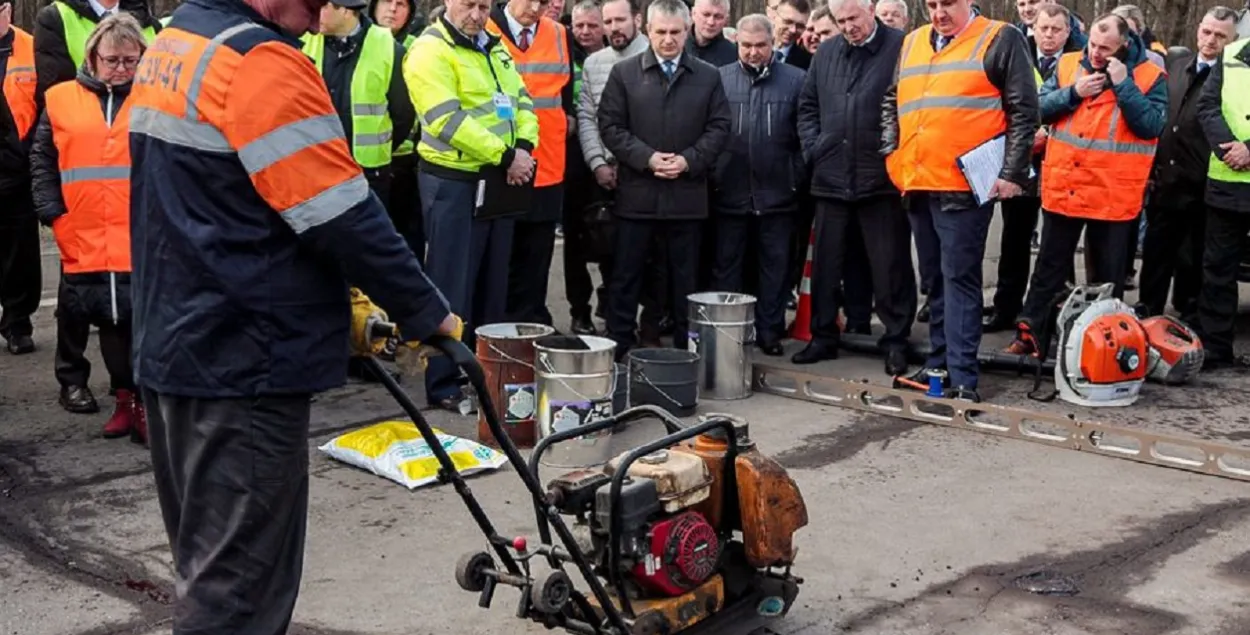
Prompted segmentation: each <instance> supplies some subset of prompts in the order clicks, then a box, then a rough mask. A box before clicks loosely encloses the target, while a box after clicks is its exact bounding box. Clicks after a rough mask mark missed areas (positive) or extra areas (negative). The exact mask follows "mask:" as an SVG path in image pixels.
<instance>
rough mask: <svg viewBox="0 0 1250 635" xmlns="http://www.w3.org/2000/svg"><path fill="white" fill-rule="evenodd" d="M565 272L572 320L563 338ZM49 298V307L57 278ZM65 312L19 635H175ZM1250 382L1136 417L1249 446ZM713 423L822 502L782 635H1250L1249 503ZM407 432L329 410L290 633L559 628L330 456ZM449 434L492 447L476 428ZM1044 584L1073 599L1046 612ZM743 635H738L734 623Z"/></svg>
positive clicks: (1153, 476) (513, 501) (439, 517)
mask: <svg viewBox="0 0 1250 635" xmlns="http://www.w3.org/2000/svg"><path fill="white" fill-rule="evenodd" d="M991 242H992V243H993V241H991ZM53 250H54V248H53ZM990 251H991V256H992V255H993V254H994V252H996V249H994V248H991V250H990ZM559 261H560V259H559V256H558V254H557V258H556V263H557V264H556V266H555V268H554V271H553V272H552V280H553V284H552V289H551V301H552V307H553V311H552V312H553V314H555V315H556V316H557V320H559V324H558V326H565V325H566V324H567V322H566V320H567V317H566V316H567V305H566V304H564V302H563V300H562V295H563V293H562V284H561V283H560V280H562V277H561V276H562V274H561V271H560V267H559ZM47 262H48V263H50V264H53V265H54V263H55V252H54V251H52V252H51V255H50V258H49V259H48V260H47ZM992 265H993V259H992V257H991V259H990V260H989V261H988V262H987V267H988V268H989V269H990V270H991V271H992ZM52 268H53V272H54V270H55V269H54V267H52ZM46 279H47V280H48V288H47V293H46V294H45V297H48V298H51V297H53V294H52V293H51V292H52V289H53V288H54V286H53V285H54V279H55V275H48V276H46ZM988 284H992V278H990V279H989V280H988V281H987V285H988ZM51 313H52V312H51V309H50V308H45V309H43V310H41V311H40V313H39V315H38V323H37V325H36V333H35V339H36V343H37V345H38V346H39V351H38V352H37V353H36V354H34V355H31V356H26V357H12V356H9V355H5V354H0V635H10V634H12V635H106V634H110V635H112V634H116V635H122V634H133V635H149V634H157V633H168V632H169V631H170V626H169V620H170V615H171V606H170V598H171V595H172V593H173V589H172V583H171V579H172V577H171V572H170V564H169V550H168V546H167V544H166V541H165V536H164V533H163V528H162V525H161V521H160V515H159V511H158V508H157V503H156V498H155V493H154V490H153V482H152V473H151V470H150V468H149V459H148V457H147V455H146V452H145V451H144V450H142V449H141V448H139V447H137V446H134V445H132V444H130V443H129V442H128V441H126V440H116V441H106V440H104V439H101V438H99V436H98V432H99V428H100V426H101V424H102V423H103V420H104V418H105V417H107V412H105V413H101V414H100V415H86V416H84V415H71V414H67V413H66V412H64V411H63V410H61V409H60V408H59V407H58V406H57V405H56V402H55V401H56V385H55V381H54V379H53V377H52V346H53V339H54V329H53V325H52V317H51ZM923 333H924V331H923V330H922V329H918V330H917V338H918V340H917V341H922V340H923ZM990 339H991V340H992V342H991V343H997V344H1001V343H1003V342H1001V341H999V340H995V339H993V338H990ZM94 347H95V345H94V344H92V349H94ZM796 347H797V345H796V344H791V351H793V350H795V349H796ZM91 355H92V357H93V360H95V370H94V374H93V377H92V388H93V389H94V390H95V391H96V393H97V395H98V396H99V397H100V399H101V405H102V407H103V408H105V409H106V411H107V409H108V408H111V402H110V401H109V399H108V397H107V396H106V388H107V384H106V377H105V376H104V373H103V365H102V364H100V363H99V358H98V355H97V353H96V351H95V350H92V351H91ZM817 370H818V372H822V373H827V374H830V375H838V376H843V377H865V378H868V379H870V380H871V381H883V380H884V377H883V376H882V375H881V370H880V361H879V360H868V359H862V358H861V359H856V358H853V357H845V358H844V359H840V360H838V361H835V362H826V363H824V364H822V365H820V366H819V367H818V369H817ZM1027 383H1031V382H1027ZM406 384H407V385H408V386H410V387H416V386H419V383H418V380H415V379H409V380H406ZM1025 384H1026V380H1025V379H1019V378H1015V377H1013V376H1010V375H1000V376H996V377H994V378H993V379H989V380H987V381H986V390H985V392H986V393H987V397H988V398H990V399H992V400H994V401H995V402H997V403H1008V404H1014V405H1020V406H1025V407H1028V406H1029V403H1028V402H1027V400H1025V399H1024V398H1023V392H1024V389H1025V388H1027V385H1025ZM1244 386H1245V382H1244V380H1243V379H1242V378H1240V377H1237V376H1235V375H1211V376H1207V377H1203V378H1201V380H1200V382H1199V384H1198V385H1197V386H1194V387H1190V388H1188V389H1176V390H1175V391H1171V392H1168V390H1171V389H1159V388H1154V389H1152V395H1153V396H1152V397H1150V398H1149V399H1143V403H1142V404H1140V405H1137V406H1134V407H1132V408H1129V409H1124V410H1121V411H1120V412H1118V413H1115V414H1116V416H1117V417H1119V420H1121V421H1125V422H1135V423H1138V424H1141V425H1143V426H1149V427H1151V429H1157V430H1160V431H1168V432H1171V433H1175V434H1187V435H1190V436H1201V437H1206V438H1211V439H1216V440H1219V441H1221V442H1227V443H1245V442H1247V441H1250V417H1247V415H1250V409H1248V408H1247V405H1246V404H1250V393H1248V392H1247V391H1246V390H1245V388H1244ZM413 394H414V396H416V397H418V398H420V397H421V396H422V395H421V391H420V390H419V389H416V390H414V391H413ZM1056 407H1059V408H1062V406H1056ZM700 411H701V412H730V413H734V414H737V415H739V416H742V417H745V418H746V419H747V420H748V421H749V422H750V423H751V432H752V436H753V437H754V438H755V439H756V441H757V444H758V446H759V447H760V449H761V450H762V451H764V452H767V453H770V454H772V455H774V456H776V457H778V458H779V459H780V460H781V461H782V463H783V464H785V465H786V466H787V467H788V468H789V469H790V470H791V473H792V475H793V476H794V477H795V478H796V480H797V481H798V484H799V486H800V487H801V489H802V491H803V494H804V496H805V498H806V502H807V506H808V509H809V514H810V524H809V525H808V526H807V527H806V528H804V529H803V530H801V531H800V533H799V535H798V544H799V558H798V564H797V566H796V573H797V574H798V575H801V576H803V577H804V578H805V579H806V583H805V584H804V586H803V588H802V591H801V593H800V596H799V599H798V602H797V604H796V606H795V608H794V610H793V611H792V612H791V614H790V615H789V616H788V617H787V618H786V619H784V620H782V621H778V622H774V623H772V624H771V628H772V629H774V630H775V631H776V632H777V633H782V634H785V635H799V634H803V635H828V634H832V633H840V632H853V633H899V634H907V635H925V634H949V635H1004V634H1010V635H1076V634H1085V633H1089V634H1119V633H1125V634H1129V633H1131V634H1133V635H1162V634H1164V633H1177V634H1181V633H1184V634H1190V633H1192V634H1195V635H1199V634H1201V635H1243V634H1245V633H1247V632H1250V605H1248V603H1250V546H1248V545H1250V484H1247V483H1245V482H1239V481H1233V480H1226V479H1220V478H1216V477H1211V476H1203V475H1196V474H1190V473H1187V472H1182V471H1177V470H1170V469H1164V468H1160V467H1154V466H1149V465H1141V464H1137V463H1132V462H1128V461H1122V460H1116V459H1111V458H1105V457H1099V456H1093V455H1090V454H1085V453H1079V452H1073V451H1069V450H1061V449H1052V448H1047V447H1043V446H1040V445H1036V444H1031V443H1027V442H1023V441H1017V440H1012V439H1002V438H997V437H991V436H986V435H982V434H978V433H975V432H967V431H960V430H952V429H949V428H945V427H939V426H931V425H927V424H921V423H917V422H913V421H908V420H903V419H896V418H892V417H888V416H884V415H880V414H864V413H859V412H855V411H851V410H845V409H841V408H838V407H833V406H822V405H817V404H811V403H806V402H801V401H796V400H789V399H784V398H780V397H773V396H769V395H758V394H757V395H755V396H753V397H751V398H750V399H747V400H742V401H734V402H710V401H704V402H703V403H701V405H700ZM398 414H399V408H398V407H397V406H396V405H395V403H394V402H393V401H391V400H390V399H389V397H388V396H387V395H386V394H385V393H384V392H383V391H382V390H381V389H380V388H379V387H377V386H372V385H364V384H357V383H353V384H349V385H348V386H346V387H344V388H342V389H340V390H336V391H333V392H331V393H327V394H324V395H322V396H321V397H320V398H319V399H318V401H317V404H316V406H315V408H314V415H313V428H314V429H313V437H314V441H313V447H310V450H309V451H310V454H311V470H312V474H313V477H312V502H311V509H310V512H309V515H310V529H309V539H308V550H307V557H306V566H305V574H304V578H303V588H302V594H301V597H300V602H299V604H298V606H297V608H296V615H295V626H293V628H292V630H291V632H292V633H295V634H298V635H363V634H367V633H368V634H374V633H377V634H401V633H402V634H404V635H427V634H428V635H469V634H478V633H495V634H500V635H504V634H517V635H526V634H537V633H542V632H547V631H545V630H544V629H542V628H540V627H538V626H535V625H531V624H527V623H522V622H520V621H518V620H516V619H515V618H514V617H512V611H513V609H514V607H515V604H514V602H515V599H516V596H515V594H514V591H512V590H511V589H506V588H505V589H501V590H500V591H499V592H498V594H497V596H496V602H495V605H494V606H493V607H492V608H491V609H489V610H484V609H479V608H477V605H476V600H477V598H476V597H475V596H474V595H472V594H468V593H465V592H463V591H461V590H460V589H459V588H458V587H457V586H456V584H455V582H454V580H453V578H452V571H453V565H454V563H455V560H456V558H457V557H458V556H459V555H460V554H461V553H463V552H466V551H470V550H477V549H481V548H482V547H483V546H484V541H483V540H482V538H481V536H480V535H479V534H477V533H476V531H475V529H474V527H473V524H472V522H471V519H470V517H469V515H468V513H467V511H466V510H465V509H464V507H463V506H462V505H461V504H460V501H459V499H458V498H457V497H456V495H455V493H454V492H453V491H451V490H450V489H449V488H447V487H433V488H422V489H418V490H416V491H412V492H409V491H408V490H406V489H405V488H403V487H402V486H400V485H398V484H395V483H392V482H390V481H386V480H384V479H382V478H379V477H376V476H373V475H372V474H369V473H367V472H365V471H363V470H359V469H356V468H353V467H349V466H347V465H345V464H342V463H339V462H337V461H334V460H332V459H329V458H327V457H326V456H325V455H323V454H322V453H321V452H319V451H318V450H316V446H317V445H320V444H321V443H324V442H325V441H327V440H329V439H331V438H333V437H334V436H335V435H337V434H340V433H342V432H343V431H346V430H351V429H354V428H357V427H360V426H362V425H364V424H365V423H368V422H372V421H376V420H378V419H379V418H387V417H394V416H397V415H398ZM431 419H432V420H433V422H434V423H435V425H437V426H439V427H441V428H442V429H444V430H446V431H447V432H450V433H452V434H458V435H461V436H467V437H470V438H473V437H475V434H476V433H475V431H474V430H475V419H471V418H466V417H455V416H452V415H449V414H445V413H434V414H432V415H431ZM471 485H472V487H473V491H474V492H475V493H477V494H478V495H479V496H480V497H481V498H482V502H483V505H484V506H485V508H486V509H487V510H488V512H489V513H490V514H491V516H492V518H493V520H494V521H495V523H496V524H497V526H498V528H499V530H500V531H501V532H502V533H503V534H505V535H513V534H516V535H522V534H530V535H532V531H533V529H532V511H531V509H530V508H529V507H528V506H527V504H526V499H525V495H524V493H523V491H522V489H521V487H520V483H519V481H518V480H517V478H516V476H515V474H514V473H513V471H512V470H511V469H510V468H504V469H502V470H500V471H498V472H494V473H491V474H488V475H482V476H477V477H474V478H472V480H471ZM1039 580H1040V582H1046V581H1047V580H1053V581H1057V582H1058V584H1057V585H1052V586H1050V587H1046V586H1045V585H1043V584H1040V583H1039ZM1045 588H1050V589H1051V590H1052V591H1053V590H1059V591H1062V592H1063V593H1061V594H1053V593H1038V592H1035V591H1038V590H1044V589H1045ZM724 632H725V634H726V635H737V634H736V633H735V632H734V630H733V627H732V625H730V626H727V627H726V629H725V630H724Z"/></svg>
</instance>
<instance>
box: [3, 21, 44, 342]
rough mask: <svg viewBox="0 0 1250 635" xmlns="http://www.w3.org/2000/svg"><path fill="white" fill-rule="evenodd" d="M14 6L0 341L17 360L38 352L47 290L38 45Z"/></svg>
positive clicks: (6, 62)
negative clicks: (37, 203)
mask: <svg viewBox="0 0 1250 635" xmlns="http://www.w3.org/2000/svg"><path fill="white" fill-rule="evenodd" d="M12 19H13V4H12V3H11V2H5V3H4V4H0V82H3V86H4V89H3V94H4V99H3V100H0V101H2V102H4V103H3V104H0V108H3V109H4V110H6V111H7V114H6V113H4V112H0V201H4V209H3V211H0V311H2V312H0V337H3V338H4V340H5V347H6V348H7V349H8V351H9V353H11V354H13V355H25V354H27V353H33V352H34V351H35V341H34V339H32V338H31V335H32V333H33V332H34V328H33V325H32V324H31V321H30V317H31V316H32V315H34V313H35V311H36V310H37V309H38V308H39V296H40V294H41V292H42V290H43V277H42V272H41V265H42V260H41V258H40V255H39V222H38V221H37V220H36V218H35V209H34V204H33V203H32V202H31V199H30V166H29V162H28V160H27V154H28V150H29V144H30V135H31V132H33V131H34V129H35V117H36V115H37V114H38V110H37V107H36V105H35V81H36V80H35V41H34V38H32V37H31V36H30V34H29V33H27V32H26V31H23V30H21V29H19V28H17V27H15V26H13V24H12Z"/></svg>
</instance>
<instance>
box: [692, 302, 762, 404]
mask: <svg viewBox="0 0 1250 635" xmlns="http://www.w3.org/2000/svg"><path fill="white" fill-rule="evenodd" d="M686 299H687V301H688V302H689V324H690V327H689V328H690V330H689V333H688V334H687V335H688V342H689V343H688V344H687V347H688V348H689V350H690V351H692V352H694V353H697V354H698V355H699V396H700V397H702V398H705V399H712V400H728V399H745V398H747V397H750V396H751V362H752V351H753V350H754V345H755V302H756V299H755V297H754V296H751V295H747V294H745V293H725V292H719V291H709V292H706V293H692V294H690V295H689V296H686Z"/></svg>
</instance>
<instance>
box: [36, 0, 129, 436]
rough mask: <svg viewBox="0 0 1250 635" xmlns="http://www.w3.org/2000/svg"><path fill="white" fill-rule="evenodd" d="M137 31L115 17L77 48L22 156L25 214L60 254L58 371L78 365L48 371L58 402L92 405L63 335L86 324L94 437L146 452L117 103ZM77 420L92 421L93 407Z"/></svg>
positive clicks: (121, 112) (122, 118)
mask: <svg viewBox="0 0 1250 635" xmlns="http://www.w3.org/2000/svg"><path fill="white" fill-rule="evenodd" d="M141 28H142V27H140V26H139V22H138V21H137V20H135V18H134V17H132V16H130V15H129V14H125V13H122V14H116V15H111V16H109V17H107V18H105V19H103V20H101V21H100V23H99V24H98V25H97V26H96V28H95V30H94V31H92V33H91V36H90V37H89V38H88V39H87V44H86V48H85V53H84V56H83V64H82V67H81V68H80V69H79V70H78V77H77V78H76V79H75V80H74V81H67V82H62V83H60V84H57V85H55V86H53V87H52V88H50V89H48V92H47V94H46V97H45V104H46V106H45V109H44V112H43V114H42V116H41V117H40V119H39V124H38V126H37V128H36V129H35V140H34V144H33V146H32V149H31V177H32V182H33V189H34V191H33V194H34V199H35V211H36V212H37V213H38V215H39V220H40V221H41V222H42V223H43V224H45V225H48V226H50V227H51V228H52V232H53V234H54V235H55V237H56V243H57V246H58V247H59V248H60V251H61V265H62V273H61V284H60V289H59V291H58V293H57V310H56V319H57V360H58V366H61V360H69V359H81V360H82V361H81V362H79V363H78V364H76V365H77V366H80V367H78V368H74V369H64V368H58V373H57V376H58V379H59V380H60V382H61V384H62V386H61V401H62V402H66V401H67V400H68V401H73V402H76V403H89V404H90V405H91V406H95V399H94V397H92V396H91V392H90V389H89V388H88V387H87V380H88V377H89V375H90V371H91V367H90V365H89V364H88V363H87V362H86V360H85V358H83V357H82V351H81V350H76V351H71V350H67V349H68V348H70V347H73V348H78V347H79V345H77V344H75V343H74V342H73V339H74V338H70V337H65V336H64V335H65V334H66V333H72V332H74V330H75V329H79V330H81V329H83V328H84V324H91V325H94V326H96V327H98V328H99V337H100V354H101V356H102V357H103V358H104V364H105V366H106V367H107V368H108V373H109V380H110V381H109V383H110V388H111V390H110V393H112V394H113V395H115V396H116V407H115V409H114V411H113V415H112V416H111V417H110V418H109V420H108V422H107V423H106V424H105V425H104V430H103V434H104V436H105V437H107V438H114V437H123V436H130V438H131V440H133V441H135V442H137V443H146V442H147V425H146V417H145V416H144V411H143V406H142V405H141V404H140V403H139V397H138V394H137V391H136V390H135V386H134V374H133V372H132V371H131V363H130V339H131V336H130V312H131V304H130V134H129V119H130V108H129V106H128V104H127V103H126V98H127V97H128V96H129V94H130V86H131V82H132V81H133V79H134V76H135V69H136V68H137V67H138V65H139V60H140V58H141V57H142V56H143V51H144V49H145V48H146V47H147V43H146V40H145V39H144V36H143V33H142V30H141ZM83 393H85V395H84V394H83ZM84 397H89V399H86V398H84ZM79 411H80V412H97V411H98V406H95V407H94V408H83V409H81V410H79Z"/></svg>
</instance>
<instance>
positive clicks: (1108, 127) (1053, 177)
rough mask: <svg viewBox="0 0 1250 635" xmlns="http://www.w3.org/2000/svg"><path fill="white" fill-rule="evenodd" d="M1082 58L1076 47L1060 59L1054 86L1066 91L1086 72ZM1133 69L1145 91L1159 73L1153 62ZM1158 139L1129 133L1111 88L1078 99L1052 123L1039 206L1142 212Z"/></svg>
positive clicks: (1128, 215) (1111, 217)
mask: <svg viewBox="0 0 1250 635" xmlns="http://www.w3.org/2000/svg"><path fill="white" fill-rule="evenodd" d="M1083 57H1084V53H1081V52H1076V53H1066V54H1064V56H1063V57H1061V58H1059V65H1058V70H1057V71H1056V72H1055V79H1056V81H1057V83H1058V88H1057V90H1062V91H1064V92H1067V91H1069V89H1070V88H1071V87H1072V86H1073V85H1074V84H1075V83H1076V80H1077V79H1079V78H1081V77H1082V76H1084V75H1085V74H1086V72H1085V68H1084V67H1083V66H1082V65H1081V59H1082V58H1083ZM1131 71H1132V81H1133V83H1134V84H1136V85H1137V88H1138V89H1139V90H1140V91H1141V92H1142V94H1143V95H1144V94H1146V93H1149V92H1150V90H1151V88H1152V87H1153V86H1154V85H1155V82H1157V81H1158V80H1159V78H1160V77H1161V76H1162V75H1163V71H1162V70H1161V69H1160V68H1159V67H1158V66H1156V65H1155V64H1153V63H1151V62H1146V63H1142V64H1137V65H1136V66H1134V67H1133V68H1132V69H1131ZM1125 81H1128V80H1125ZM1158 143H1159V140H1158V138H1153V139H1143V138H1141V137H1139V136H1138V135H1136V134H1134V133H1133V131H1132V129H1130V128H1129V126H1128V124H1127V122H1126V121H1125V117H1124V116H1123V113H1122V112H1121V110H1120V106H1119V102H1118V101H1117V97H1116V93H1115V91H1114V90H1112V89H1110V88H1108V89H1107V90H1104V91H1102V93H1100V94H1099V95H1098V96H1096V97H1092V98H1087V99H1083V100H1081V103H1080V105H1079V106H1077V108H1076V110H1075V111H1073V112H1072V113H1071V114H1069V115H1065V116H1064V117H1062V118H1061V119H1059V120H1058V121H1055V122H1054V123H1053V124H1052V125H1051V130H1050V138H1049V139H1048V140H1047V142H1046V158H1045V159H1043V160H1042V178H1041V190H1042V208H1043V209H1046V210H1049V211H1052V212H1055V213H1057V214H1063V215H1064V216H1072V217H1075V218H1086V219H1091V220H1105V221H1126V220H1132V219H1133V218H1134V217H1136V216H1137V214H1138V213H1140V212H1141V209H1142V205H1143V202H1144V199H1145V195H1146V185H1147V184H1148V183H1149V181H1150V170H1151V167H1152V166H1153V164H1154V156H1155V148H1156V147H1157V146H1158Z"/></svg>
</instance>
